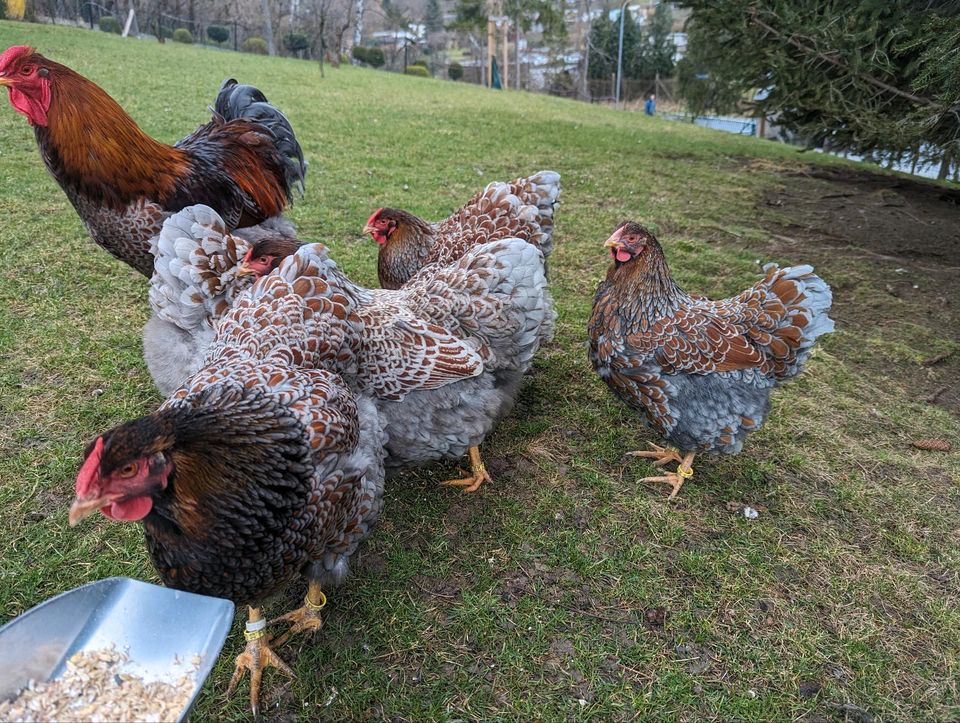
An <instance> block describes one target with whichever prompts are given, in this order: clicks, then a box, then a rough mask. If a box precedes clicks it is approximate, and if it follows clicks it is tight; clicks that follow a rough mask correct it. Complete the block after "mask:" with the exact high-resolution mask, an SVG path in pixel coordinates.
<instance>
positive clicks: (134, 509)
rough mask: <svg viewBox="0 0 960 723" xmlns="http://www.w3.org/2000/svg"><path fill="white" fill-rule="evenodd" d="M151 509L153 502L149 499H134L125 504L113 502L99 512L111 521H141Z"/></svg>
mask: <svg viewBox="0 0 960 723" xmlns="http://www.w3.org/2000/svg"><path fill="white" fill-rule="evenodd" d="M152 509H153V500H152V499H150V498H149V497H134V498H133V499H130V500H126V501H125V502H114V503H113V504H112V505H107V506H106V507H104V508H102V510H101V512H103V514H105V515H106V516H107V517H109V518H110V519H112V520H128V521H133V520H142V519H143V518H144V517H146V516H147V515H149V514H150V510H152Z"/></svg>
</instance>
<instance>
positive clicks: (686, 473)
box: [635, 448, 695, 502]
mask: <svg viewBox="0 0 960 723" xmlns="http://www.w3.org/2000/svg"><path fill="white" fill-rule="evenodd" d="M659 449H660V450H661V451H663V452H670V453H672V454H673V455H674V456H675V457H676V458H677V462H679V463H680V464H678V465H677V471H676V472H667V473H666V474H663V475H660V476H659V477H644V478H643V479H641V480H640V481H641V482H666V483H667V484H668V485H670V486H671V487H672V488H673V491H672V492H671V493H670V496H669V497H667V501H668V502H669V501H670V500H672V499H673V498H674V497H676V496H677V493H678V492H679V491H680V488H681V487H683V483H684V482H686V481H687V480H688V479H690V478H691V477H693V466H692V465H693V457H694V454H695V453H694V452H687V454H686V456H685V457H684V458H683V459H682V460H681V459H680V457H679V455H677V454H676V452H674V451H673V450H663V449H662V448H659ZM647 454H648V455H650V456H653V454H654V453H653V452H649V453H647ZM635 456H638V457H639V456H647V455H644V454H637V455H635ZM670 461H672V460H671V459H670V458H669V457H666V458H665V459H662V458H658V460H657V461H656V462H654V463H653V464H655V465H659V464H666V463H667V462H670Z"/></svg>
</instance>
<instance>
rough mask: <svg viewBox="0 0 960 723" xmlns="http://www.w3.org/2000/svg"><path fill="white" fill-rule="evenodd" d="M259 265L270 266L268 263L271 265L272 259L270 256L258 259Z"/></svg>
mask: <svg viewBox="0 0 960 723" xmlns="http://www.w3.org/2000/svg"><path fill="white" fill-rule="evenodd" d="M257 263H261V264H268V263H270V257H269V256H261V257H260V258H259V259H257Z"/></svg>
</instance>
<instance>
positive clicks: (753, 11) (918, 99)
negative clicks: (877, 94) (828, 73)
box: [750, 6, 941, 108]
mask: <svg viewBox="0 0 960 723" xmlns="http://www.w3.org/2000/svg"><path fill="white" fill-rule="evenodd" d="M750 19H751V22H753V24H754V25H757V26H759V27H760V28H763V29H764V30H766V31H767V32H768V33H770V34H771V35H773V36H774V37H776V38H779V39H781V40H783V41H785V42H787V43H789V44H790V45H792V46H793V47H795V48H797V49H798V50H801V51H803V52H804V53H807V54H808V55H813V56H815V57H817V58H820V59H821V60H823V61H825V62H827V63H829V64H830V65H832V66H834V67H836V68H840V69H841V70H843V71H845V72H847V73H850V74H851V75H853V76H854V77H856V78H859V79H860V80H863V81H865V82H867V83H869V84H870V85H873V86H875V87H877V88H880V89H882V90H885V91H887V92H888V93H893V94H894V95H898V96H900V97H901V98H906V99H907V100H911V101H913V102H914V103H917V104H918V105H924V106H928V107H931V108H940V107H941V106H940V104H939V103H935V102H934V101H932V100H930V99H929V98H924V97H923V96H919V95H914V94H913V93H910V92H908V91H905V90H901V89H900V88H897V87H895V86H892V85H890V84H889V83H884V82H883V81H882V80H880V79H879V78H874V77H873V76H872V75H867V74H866V73H861V72H858V71H853V70H851V69H850V68H849V67H847V66H846V65H845V64H844V63H842V62H841V61H839V60H837V59H836V58H831V57H830V56H829V55H827V54H826V53H822V52H820V51H819V50H817V49H816V48H811V47H810V46H808V45H804V44H803V43H802V42H800V41H799V40H797V39H796V38H795V37H789V36H787V35H784V34H783V33H781V32H780V31H779V30H777V29H776V28H774V27H773V26H771V25H769V24H767V23H765V22H764V21H763V20H761V19H760V18H759V17H758V15H757V8H756V7H752V6H751V8H750Z"/></svg>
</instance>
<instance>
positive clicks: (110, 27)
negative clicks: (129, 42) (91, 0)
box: [100, 15, 123, 35]
mask: <svg viewBox="0 0 960 723" xmlns="http://www.w3.org/2000/svg"><path fill="white" fill-rule="evenodd" d="M100 29H101V30H102V31H103V32H105V33H116V34H117V35H119V34H120V33H121V32H122V30H123V29H122V28H121V27H120V21H119V20H117V19H116V18H115V17H113V15H101V16H100Z"/></svg>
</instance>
